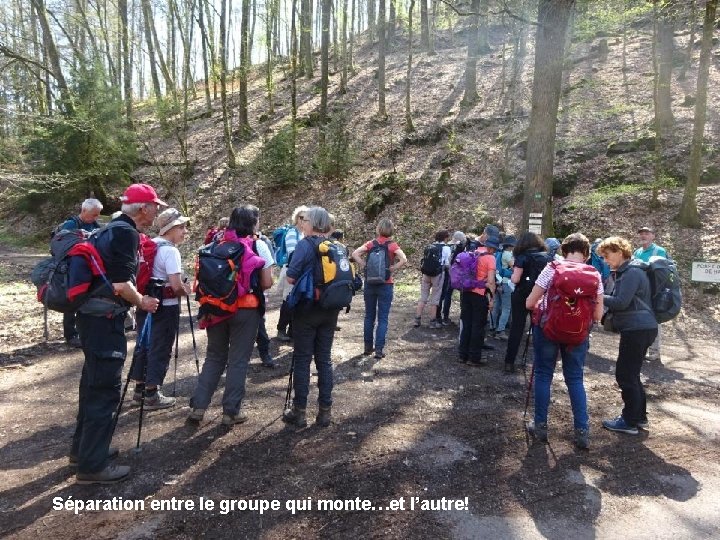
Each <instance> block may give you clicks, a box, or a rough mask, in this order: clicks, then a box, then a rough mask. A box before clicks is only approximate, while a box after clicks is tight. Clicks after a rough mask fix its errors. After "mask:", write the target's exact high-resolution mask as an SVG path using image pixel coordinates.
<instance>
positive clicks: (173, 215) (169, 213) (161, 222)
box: [155, 208, 190, 236]
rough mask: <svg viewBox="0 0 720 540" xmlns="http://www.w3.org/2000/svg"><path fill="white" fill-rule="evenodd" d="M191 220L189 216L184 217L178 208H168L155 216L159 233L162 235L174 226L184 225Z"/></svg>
mask: <svg viewBox="0 0 720 540" xmlns="http://www.w3.org/2000/svg"><path fill="white" fill-rule="evenodd" d="M188 221H190V218H189V217H184V216H183V215H182V214H181V213H180V210H178V209H177V208H168V209H167V210H164V211H163V212H161V213H160V214H158V216H157V217H156V218H155V225H156V226H157V227H158V228H159V229H160V231H159V234H160V235H161V236H162V235H163V234H165V233H166V232H168V231H169V230H170V229H172V228H173V227H177V226H178V225H184V224H185V223H187V222H188Z"/></svg>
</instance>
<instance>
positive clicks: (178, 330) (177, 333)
mask: <svg viewBox="0 0 720 540" xmlns="http://www.w3.org/2000/svg"><path fill="white" fill-rule="evenodd" d="M180 307H181V306H180V304H178V316H177V327H176V329H175V372H174V373H173V397H175V391H176V385H177V361H178V345H180Z"/></svg>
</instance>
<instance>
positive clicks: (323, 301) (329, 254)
mask: <svg viewBox="0 0 720 540" xmlns="http://www.w3.org/2000/svg"><path fill="white" fill-rule="evenodd" d="M317 254H318V260H319V264H320V272H319V274H318V273H316V274H315V275H319V276H320V277H321V278H320V282H319V283H316V284H315V289H316V294H315V298H316V300H317V302H318V305H319V306H320V307H321V308H323V309H330V310H334V309H342V308H345V310H346V312H347V311H350V303H351V302H352V298H353V296H354V294H355V289H354V286H353V283H354V281H355V276H354V275H353V268H352V266H351V265H350V259H349V258H348V251H347V248H346V247H345V246H344V245H343V244H341V243H340V242H338V241H337V240H333V239H330V238H323V239H320V242H319V243H318V244H317Z"/></svg>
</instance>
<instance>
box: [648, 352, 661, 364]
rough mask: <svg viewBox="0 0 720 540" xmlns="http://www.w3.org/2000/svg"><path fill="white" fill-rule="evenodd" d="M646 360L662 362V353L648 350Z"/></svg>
mask: <svg viewBox="0 0 720 540" xmlns="http://www.w3.org/2000/svg"><path fill="white" fill-rule="evenodd" d="M645 360H647V361H648V362H660V353H651V352H648V353H647V356H645Z"/></svg>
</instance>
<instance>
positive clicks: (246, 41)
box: [238, 0, 250, 137]
mask: <svg viewBox="0 0 720 540" xmlns="http://www.w3.org/2000/svg"><path fill="white" fill-rule="evenodd" d="M241 16H242V21H241V22H240V77H239V79H240V80H239V89H238V133H239V134H240V135H241V136H242V137H244V136H246V135H248V134H249V133H250V121H249V119H248V73H249V72H250V57H249V56H248V55H249V53H250V35H249V34H250V0H242V15H241Z"/></svg>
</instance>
